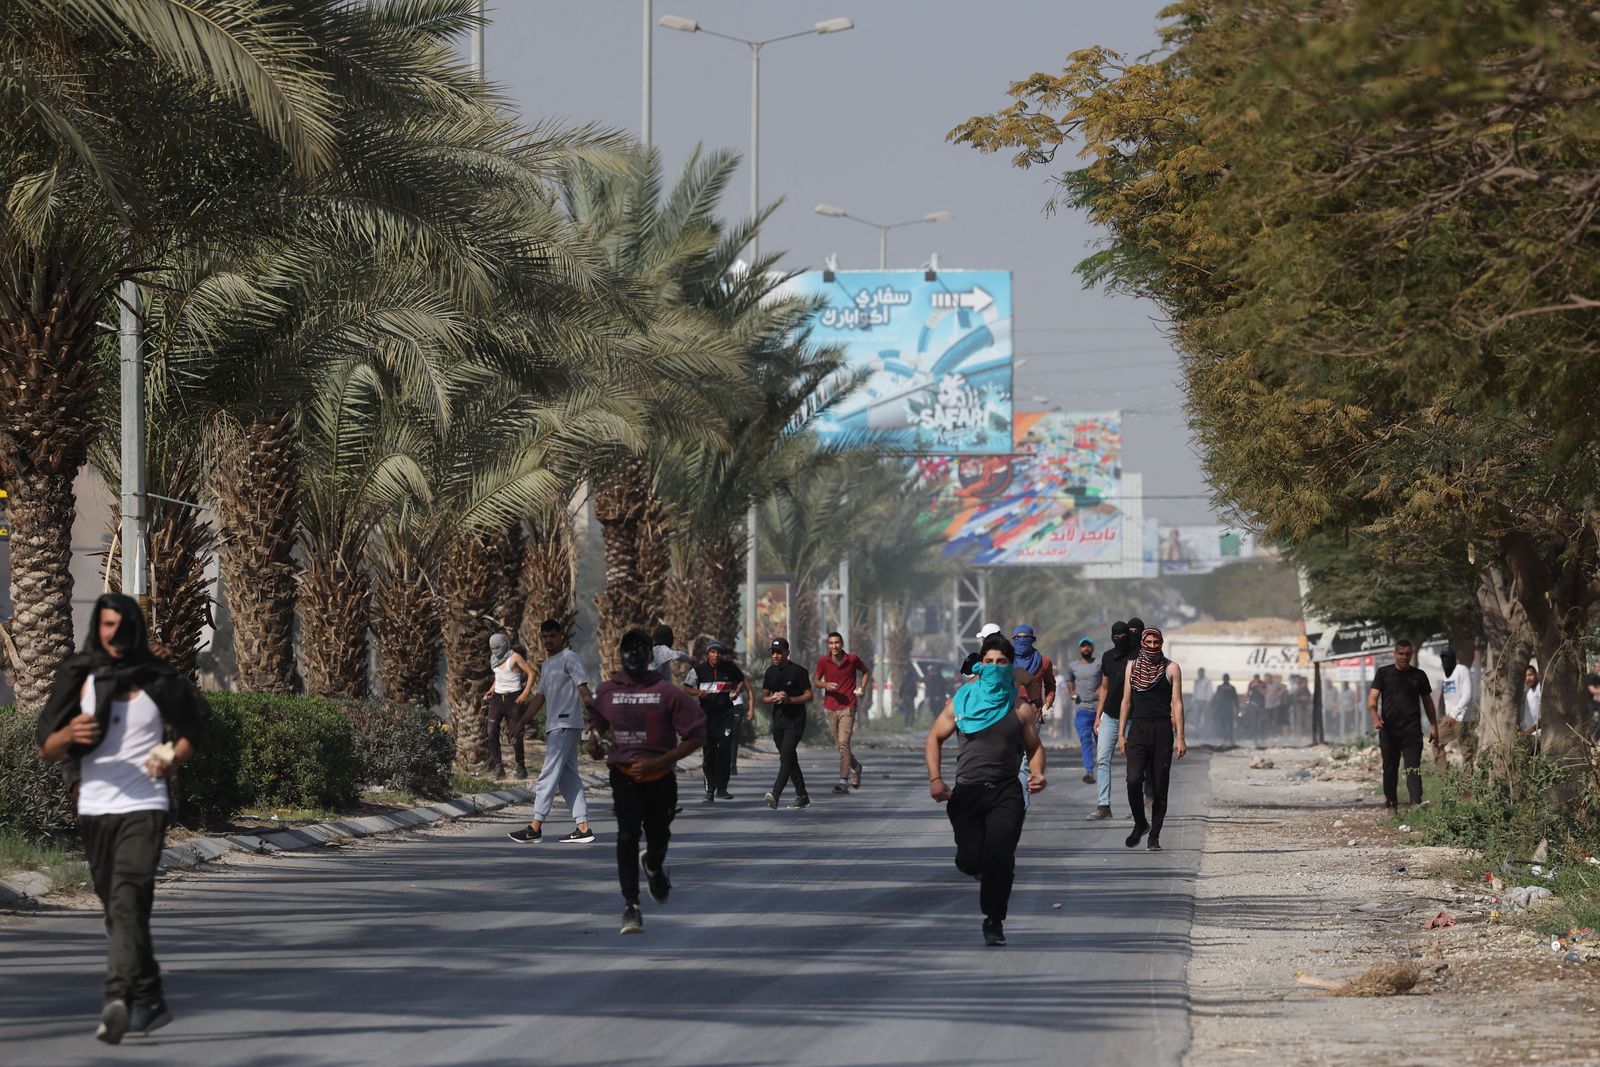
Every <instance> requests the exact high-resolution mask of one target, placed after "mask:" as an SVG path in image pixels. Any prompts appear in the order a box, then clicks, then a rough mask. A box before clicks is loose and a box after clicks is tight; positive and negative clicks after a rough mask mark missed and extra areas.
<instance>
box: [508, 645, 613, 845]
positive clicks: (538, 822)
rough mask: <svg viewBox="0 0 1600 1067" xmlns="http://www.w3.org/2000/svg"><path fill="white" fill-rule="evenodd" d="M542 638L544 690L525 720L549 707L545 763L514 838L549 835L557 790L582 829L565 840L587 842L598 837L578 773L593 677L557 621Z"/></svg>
mask: <svg viewBox="0 0 1600 1067" xmlns="http://www.w3.org/2000/svg"><path fill="white" fill-rule="evenodd" d="M539 642H540V644H542V645H544V650H545V653H546V658H545V661H544V663H543V664H541V665H540V667H539V691H538V692H537V693H535V694H534V695H533V699H532V700H531V701H530V702H529V704H528V710H527V712H526V713H525V714H524V715H523V717H522V719H523V721H524V722H526V721H527V720H529V719H531V718H533V717H534V716H535V715H537V714H539V712H540V710H541V709H543V710H544V711H545V743H544V766H542V767H540V768H539V780H538V782H537V783H536V784H535V785H534V794H533V821H532V822H530V823H528V825H527V827H526V828H524V829H521V830H514V831H512V832H511V834H510V835H508V836H510V838H511V840H513V841H519V842H522V843H524V844H533V843H537V842H539V841H542V840H543V839H544V835H543V833H542V830H543V826H544V821H545V819H546V818H548V817H549V815H550V807H551V805H552V804H554V803H555V798H556V791H557V790H560V792H561V797H562V799H563V800H565V801H566V802H567V808H568V810H569V811H571V812H572V818H573V821H574V822H576V823H577V824H578V828H577V829H576V830H573V831H572V833H570V834H568V835H567V836H566V837H563V838H561V841H562V843H564V844H583V845H586V844H588V843H589V842H591V841H593V840H594V830H592V829H590V827H589V799H588V797H587V796H585V795H584V790H583V779H582V778H580V777H579V776H578V740H579V738H581V737H582V735H583V722H584V709H585V706H586V705H589V704H592V703H594V697H593V695H591V694H590V692H589V676H588V675H587V674H586V673H585V672H584V669H583V661H582V660H580V659H578V654H577V653H576V652H574V651H572V649H571V648H569V647H567V635H566V633H565V631H563V630H562V628H561V624H560V623H559V622H557V621H556V620H555V619H546V620H545V621H544V622H543V623H542V624H541V625H540V626H539Z"/></svg>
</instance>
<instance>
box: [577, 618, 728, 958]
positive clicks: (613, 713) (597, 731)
mask: <svg viewBox="0 0 1600 1067" xmlns="http://www.w3.org/2000/svg"><path fill="white" fill-rule="evenodd" d="M618 652H619V654H620V660H621V663H622V669H621V670H619V671H617V672H616V673H614V674H612V675H611V677H610V678H607V679H606V680H605V681H603V682H601V683H600V691H599V692H598V693H597V694H596V695H595V699H594V701H593V702H592V703H591V704H590V706H589V726H590V728H591V731H592V732H591V733H590V737H589V755H590V756H591V757H593V758H594V759H600V758H602V757H604V759H605V761H606V767H607V769H608V771H609V774H610V779H611V799H612V804H613V807H614V808H615V810H616V813H617V880H618V882H620V883H621V886H622V900H623V905H624V907H623V911H622V927H621V930H620V932H621V933H624V934H642V933H644V913H643V912H642V911H640V910H639V866H640V864H641V862H642V863H643V865H644V873H645V880H646V882H647V884H648V886H649V889H650V899H651V900H653V901H655V902H656V903H657V904H665V903H666V902H667V898H668V896H669V895H670V894H671V892H672V879H671V878H670V877H668V874H667V843H668V842H669V841H670V840H671V839H672V816H673V813H674V811H675V810H676V808H677V805H678V777H677V766H678V761H679V760H681V759H683V758H684V757H685V756H687V755H689V754H690V753H691V752H693V751H694V750H695V749H697V748H699V747H700V746H701V745H703V744H704V743H705V738H706V719H705V713H704V712H702V711H701V710H700V702H699V701H697V700H693V699H691V698H690V697H689V694H687V693H685V692H684V691H683V690H682V689H679V688H678V687H677V686H675V685H673V684H672V682H671V680H669V679H667V678H664V677H662V675H661V674H660V673H658V672H657V671H654V670H652V669H651V668H650V662H651V656H652V648H651V640H650V635H649V634H647V633H645V632H644V631H643V630H639V629H634V630H629V631H628V632H627V633H625V634H623V635H622V641H621V642H620V644H619V647H618ZM606 734H609V735H610V737H611V747H610V750H609V751H606V750H605V749H604V748H603V746H602V744H601V740H602V736H603V735H606ZM641 839H642V840H643V841H644V849H643V850H642V851H641V850H640V848H639V842H640V840H641Z"/></svg>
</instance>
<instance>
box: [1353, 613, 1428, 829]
mask: <svg viewBox="0 0 1600 1067" xmlns="http://www.w3.org/2000/svg"><path fill="white" fill-rule="evenodd" d="M1416 652H1417V649H1416V646H1415V645H1413V644H1412V643H1411V642H1410V641H1407V640H1404V639H1402V640H1399V641H1396V642H1395V645H1394V662H1393V663H1391V664H1385V665H1384V666H1382V667H1379V668H1378V669H1377V670H1376V671H1374V672H1373V674H1372V688H1371V689H1370V690H1368V692H1367V712H1368V714H1370V715H1371V716H1372V728H1373V729H1374V730H1376V731H1378V748H1379V750H1380V751H1381V752H1382V755H1383V803H1384V805H1385V806H1386V807H1387V808H1388V809H1389V811H1390V813H1391V814H1392V813H1394V812H1396V811H1399V810H1400V796H1399V787H1400V781H1399V778H1400V760H1401V757H1404V758H1405V764H1406V795H1407V796H1408V797H1409V798H1410V799H1411V803H1412V805H1413V806H1414V805H1417V804H1421V803H1422V716H1421V714H1419V713H1420V712H1422V711H1426V712H1427V713H1428V727H1429V733H1430V734H1431V735H1432V739H1433V743H1434V744H1438V743H1439V724H1438V720H1437V719H1436V718H1435V716H1434V713H1433V685H1432V684H1431V683H1430V682H1429V681H1428V674H1427V672H1426V671H1424V670H1422V669H1421V668H1420V667H1418V666H1416V665H1415V664H1414V663H1413V662H1412V660H1413V658H1414V657H1415V656H1416Z"/></svg>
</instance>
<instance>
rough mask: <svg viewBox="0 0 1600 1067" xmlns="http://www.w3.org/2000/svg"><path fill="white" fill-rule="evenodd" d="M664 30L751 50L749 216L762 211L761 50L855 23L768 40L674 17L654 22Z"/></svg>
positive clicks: (837, 22)
mask: <svg viewBox="0 0 1600 1067" xmlns="http://www.w3.org/2000/svg"><path fill="white" fill-rule="evenodd" d="M657 25H659V26H661V27H662V28H663V29H668V30H677V31H679V32H680V33H703V34H705V35H706V36H707V37H720V38H721V39H722V40H724V41H734V42H736V43H738V44H742V45H744V46H745V47H746V48H748V49H750V217H751V218H755V216H756V215H757V214H758V213H759V212H760V211H761V49H763V48H765V47H766V46H767V45H769V44H774V43H776V42H778V41H787V40H791V39H793V38H795V37H812V36H822V35H824V34H829V33H843V32H844V31H845V30H850V29H854V28H855V23H853V22H851V21H850V20H849V19H847V18H837V19H824V20H823V21H821V22H819V23H817V24H816V25H814V26H812V27H811V28H810V29H809V30H797V31H796V32H794V33H785V34H780V35H779V36H777V37H767V38H765V39H763V40H759V41H752V40H750V39H749V38H746V37H735V36H734V35H733V34H729V33H718V32H717V31H716V30H708V29H706V28H705V27H704V26H702V25H700V23H698V22H696V21H695V20H694V19H686V18H680V17H678V16H677V15H662V16H661V21H660V22H659V23H657ZM760 253H761V235H760V232H759V231H758V232H756V233H755V234H753V235H752V236H751V238H750V262H751V265H752V266H754V265H755V262H756V261H757V260H758V259H760V258H761V255H760Z"/></svg>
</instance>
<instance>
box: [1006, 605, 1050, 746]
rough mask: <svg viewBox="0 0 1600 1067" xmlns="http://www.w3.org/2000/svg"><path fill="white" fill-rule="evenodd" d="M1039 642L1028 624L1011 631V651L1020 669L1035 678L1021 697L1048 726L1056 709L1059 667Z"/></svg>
mask: <svg viewBox="0 0 1600 1067" xmlns="http://www.w3.org/2000/svg"><path fill="white" fill-rule="evenodd" d="M1037 642H1038V638H1037V637H1036V636H1035V634H1034V632H1033V627H1032V626H1029V625H1028V624H1026V623H1023V624H1022V625H1021V626H1018V627H1017V628H1016V629H1015V630H1013V631H1011V647H1012V648H1013V649H1014V650H1015V651H1016V656H1017V658H1016V661H1015V663H1016V666H1017V667H1019V668H1021V669H1022V670H1025V671H1027V672H1028V673H1029V674H1031V675H1033V680H1032V681H1031V682H1029V683H1028V684H1027V685H1025V686H1023V687H1022V689H1021V691H1020V692H1019V693H1018V694H1017V695H1018V696H1019V697H1021V698H1022V699H1023V700H1026V701H1027V702H1028V703H1030V704H1032V705H1033V706H1034V708H1036V709H1037V713H1038V716H1039V718H1038V721H1039V722H1044V721H1045V719H1047V718H1048V717H1049V715H1050V713H1051V712H1052V711H1054V710H1055V707H1056V666H1055V664H1054V663H1052V662H1050V657H1049V656H1047V655H1045V654H1044V653H1043V652H1040V651H1039V649H1038V648H1037V647H1036V645H1037Z"/></svg>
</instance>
